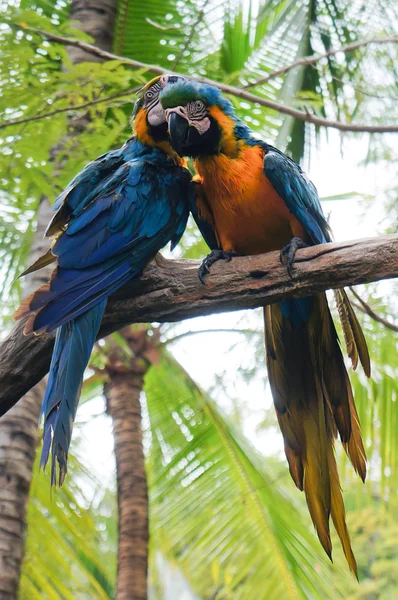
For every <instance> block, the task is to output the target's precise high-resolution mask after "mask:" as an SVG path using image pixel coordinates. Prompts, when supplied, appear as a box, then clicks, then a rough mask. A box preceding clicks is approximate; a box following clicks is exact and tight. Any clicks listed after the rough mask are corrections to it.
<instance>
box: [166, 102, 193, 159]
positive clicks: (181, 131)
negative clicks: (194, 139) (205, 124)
mask: <svg viewBox="0 0 398 600" xmlns="http://www.w3.org/2000/svg"><path fill="white" fill-rule="evenodd" d="M166 116H167V121H168V124H169V135H170V141H171V145H172V146H173V148H174V150H175V151H176V152H177V154H179V155H180V156H184V154H186V152H187V142H188V134H189V129H190V126H189V123H188V120H187V119H186V118H185V117H182V116H181V115H179V114H177V113H176V112H174V111H173V112H171V111H168V112H167V113H166Z"/></svg>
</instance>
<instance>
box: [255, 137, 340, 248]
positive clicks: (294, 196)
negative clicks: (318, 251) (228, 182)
mask: <svg viewBox="0 0 398 600" xmlns="http://www.w3.org/2000/svg"><path fill="white" fill-rule="evenodd" d="M265 149H266V154H265V157H264V172H265V175H266V176H267V178H268V180H269V181H270V182H271V184H272V185H273V186H274V188H275V189H276V191H277V192H278V194H279V196H280V197H281V198H282V200H283V201H284V203H285V204H286V206H287V207H288V209H289V210H290V212H291V213H293V215H294V216H295V217H296V219H297V220H298V221H299V222H300V223H301V225H302V226H303V227H304V229H305V231H306V232H307V234H308V236H309V237H310V239H311V241H312V243H313V244H323V243H325V242H330V241H331V230H330V227H329V224H328V222H327V221H326V219H325V216H324V214H323V211H322V206H321V203H320V201H319V196H318V192H317V190H316V187H315V186H314V184H313V183H312V182H311V181H310V180H309V179H308V178H307V177H306V175H305V174H304V173H303V171H302V170H301V168H300V167H299V166H298V165H297V164H296V163H295V162H294V161H292V160H291V159H290V158H289V157H287V156H286V155H285V154H283V152H280V150H277V148H274V147H273V146H269V145H268V144H267V145H266V147H265Z"/></svg>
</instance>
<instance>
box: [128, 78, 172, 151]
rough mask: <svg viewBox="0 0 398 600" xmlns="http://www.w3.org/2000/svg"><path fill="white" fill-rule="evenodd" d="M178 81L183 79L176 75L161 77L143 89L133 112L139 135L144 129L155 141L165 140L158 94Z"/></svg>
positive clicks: (165, 131)
mask: <svg viewBox="0 0 398 600" xmlns="http://www.w3.org/2000/svg"><path fill="white" fill-rule="evenodd" d="M180 79H183V78H182V77H178V76H176V75H167V74H166V75H161V76H159V77H156V78H155V79H152V81H150V82H149V83H148V84H147V85H146V86H145V87H144V88H143V90H142V91H141V94H140V96H139V97H138V99H137V102H136V104H135V107H134V112H133V121H134V123H135V125H136V129H137V122H138V121H139V126H138V129H139V132H140V134H141V135H142V134H143V133H144V132H143V129H145V130H146V133H147V134H149V135H150V136H151V138H153V139H154V140H155V141H161V140H167V138H168V133H167V121H166V115H165V112H164V110H163V108H162V105H161V104H160V100H159V94H160V92H161V91H162V90H163V89H164V88H165V87H166V86H167V85H169V84H170V85H172V84H174V83H176V82H177V81H178V80H180Z"/></svg>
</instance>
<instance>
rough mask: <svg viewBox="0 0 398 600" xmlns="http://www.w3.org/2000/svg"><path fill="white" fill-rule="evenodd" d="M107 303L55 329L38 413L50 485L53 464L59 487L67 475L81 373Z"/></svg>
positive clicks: (43, 454)
mask: <svg viewBox="0 0 398 600" xmlns="http://www.w3.org/2000/svg"><path fill="white" fill-rule="evenodd" d="M106 302H107V301H106V299H105V300H102V301H101V302H100V303H99V304H97V305H96V306H94V307H93V308H91V309H90V310H88V311H87V312H85V313H84V314H82V315H80V316H79V317H77V318H76V319H73V320H72V321H69V322H68V323H66V324H65V325H62V327H59V328H58V329H57V334H56V338H55V346H54V352H53V356H52V360H51V366H50V374H49V378H48V382H47V388H46V392H45V395H44V399H43V405H42V409H41V412H42V414H43V415H44V435H43V450H42V453H41V459H40V464H41V466H42V467H43V468H44V467H45V466H46V464H47V461H48V457H49V453H50V450H51V453H52V461H51V484H52V485H55V484H56V460H58V465H59V485H62V483H63V481H64V479H65V475H66V472H67V460H68V450H69V445H70V441H71V437H72V427H73V422H74V420H75V416H76V410H77V405H78V403H79V396H80V388H81V385H82V381H83V374H84V370H85V368H86V366H87V363H88V361H89V358H90V354H91V350H92V348H93V345H94V342H95V340H96V337H97V333H98V330H99V327H100V324H101V319H102V316H103V314H104V311H105V306H106Z"/></svg>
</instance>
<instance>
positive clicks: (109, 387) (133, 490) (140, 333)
mask: <svg viewBox="0 0 398 600" xmlns="http://www.w3.org/2000/svg"><path fill="white" fill-rule="evenodd" d="M121 334H122V335H123V337H124V338H125V340H126V341H127V343H128V344H129V346H130V348H131V350H132V351H133V353H134V358H133V359H131V360H130V361H129V364H126V361H121V360H120V354H119V356H118V349H117V347H116V346H115V352H114V353H112V352H109V354H108V360H109V363H108V367H107V369H106V371H107V373H108V377H109V381H108V383H107V384H106V386H105V396H106V399H107V410H108V413H109V414H110V416H111V417H112V420H113V435H114V441H115V455H116V472H117V490H118V508H119V540H118V575H117V591H116V599H117V600H146V599H147V573H148V537H149V534H148V489H147V482H146V473H145V461H144V451H143V445H142V431H141V406H140V393H141V391H142V387H143V381H144V375H145V372H146V371H147V369H148V367H149V364H150V362H152V361H156V351H157V350H156V348H157V344H158V338H157V336H156V335H152V336H151V337H149V336H148V335H147V330H146V329H144V328H137V326H133V327H129V328H126V329H124V330H122V331H121ZM119 352H120V351H119Z"/></svg>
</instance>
